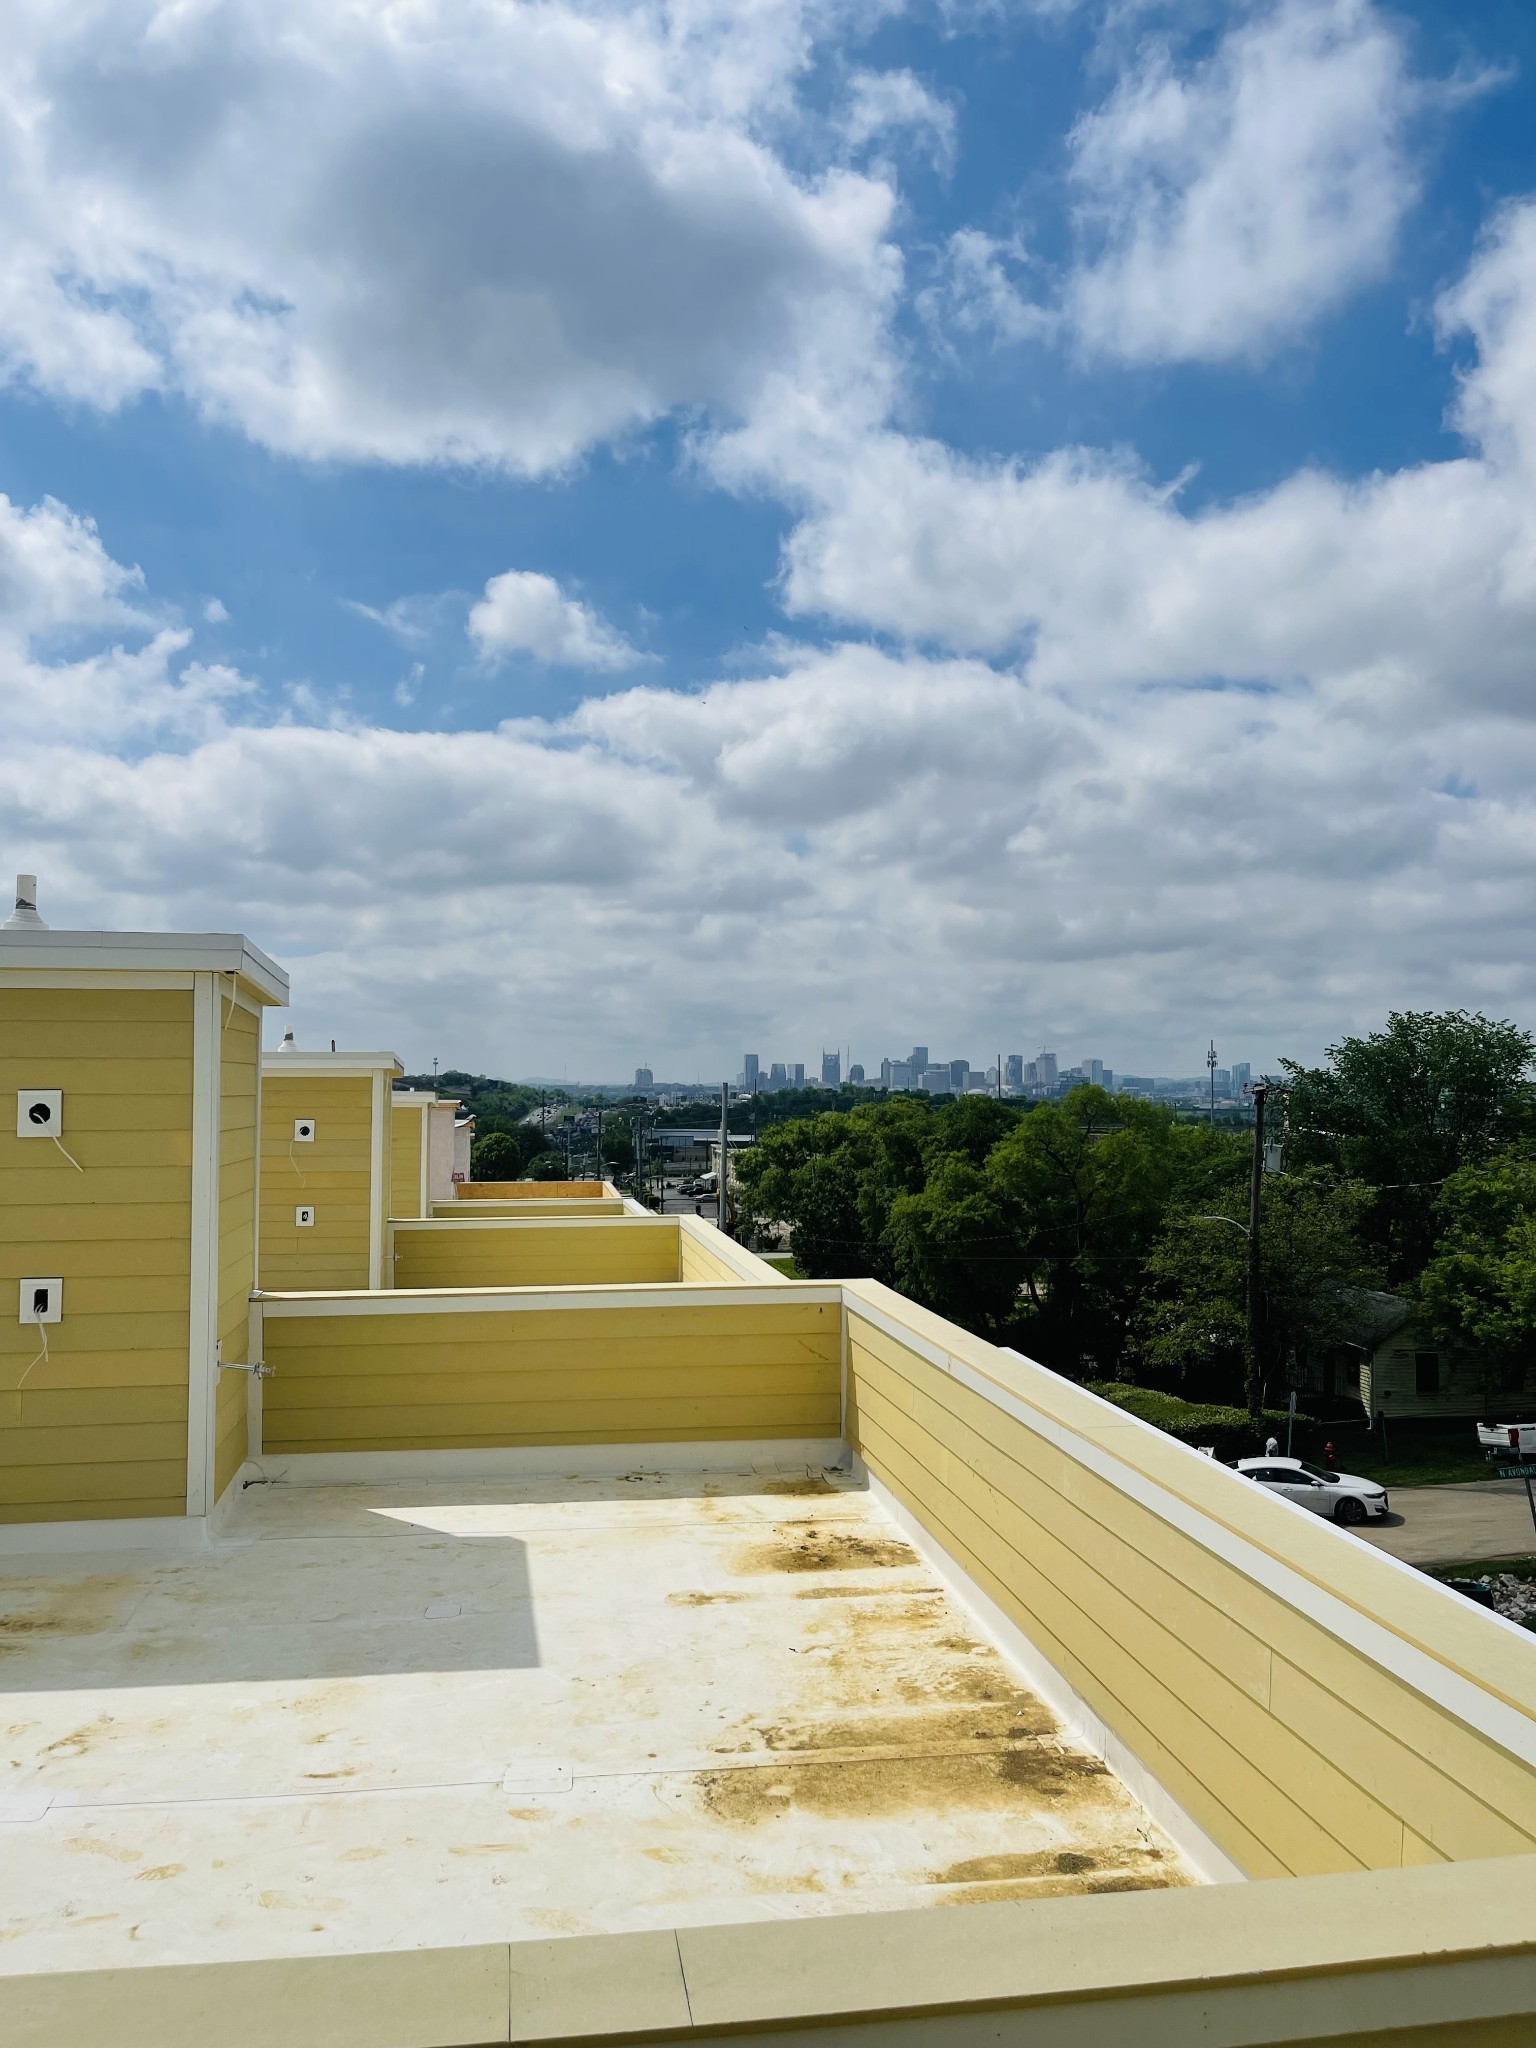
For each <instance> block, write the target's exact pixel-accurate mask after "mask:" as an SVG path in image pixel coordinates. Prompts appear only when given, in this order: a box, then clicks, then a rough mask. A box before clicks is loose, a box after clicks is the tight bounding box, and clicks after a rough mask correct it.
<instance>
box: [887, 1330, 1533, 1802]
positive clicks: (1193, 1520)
mask: <svg viewBox="0 0 1536 2048" xmlns="http://www.w3.org/2000/svg"><path fill="white" fill-rule="evenodd" d="M848 1313H849V1314H850V1315H856V1316H862V1317H863V1318H864V1319H865V1320H866V1321H867V1322H870V1323H873V1324H874V1326H875V1327H876V1328H877V1329H880V1330H883V1331H884V1332H885V1333H886V1335H887V1336H890V1337H894V1338H895V1339H896V1341H897V1342H898V1343H901V1344H905V1345H906V1346H907V1347H908V1348H909V1349H910V1350H913V1351H915V1352H917V1353H918V1354H919V1355H920V1356H922V1357H923V1358H925V1359H927V1360H928V1361H929V1363H931V1364H933V1365H935V1366H937V1367H938V1368H939V1370H940V1371H942V1372H946V1373H948V1374H949V1376H950V1377H951V1378H952V1379H954V1380H955V1381H956V1382H957V1383H958V1384H959V1385H961V1386H963V1387H966V1388H968V1389H969V1391H970V1392H971V1393H973V1394H977V1395H979V1396H980V1397H981V1398H982V1399H983V1400H985V1401H988V1402H990V1403H991V1405H992V1406H993V1407H994V1408H998V1409H1000V1410H1001V1411H1002V1412H1003V1413H1004V1414H1005V1415H1009V1416H1011V1417H1012V1418H1013V1419H1014V1420H1015V1421H1016V1422H1022V1423H1023V1424H1024V1426H1025V1427H1026V1428H1027V1429H1030V1430H1032V1431H1033V1432H1034V1433H1035V1435H1037V1436H1039V1437H1041V1438H1042V1439H1043V1440H1044V1441H1045V1442H1047V1443H1049V1444H1051V1445H1053V1446H1054V1447H1055V1448H1056V1449H1057V1450H1059V1451H1061V1452H1063V1453H1064V1454H1065V1455H1066V1456H1067V1457H1069V1458H1071V1459H1072V1460H1073V1461H1074V1463H1076V1464H1079V1465H1081V1466H1082V1467H1083V1468H1084V1469H1085V1470H1086V1471H1089V1472H1092V1473H1093V1474H1094V1475H1095V1477H1096V1478H1099V1479H1103V1480H1106V1481H1107V1482H1108V1483H1109V1485H1111V1486H1113V1487H1114V1488H1115V1489H1116V1490H1117V1491H1118V1492H1120V1493H1123V1494H1124V1495H1125V1496H1126V1497H1127V1498H1128V1499H1130V1500H1134V1501H1135V1502H1136V1503H1137V1504H1138V1506H1141V1507H1144V1508H1146V1509H1147V1510H1148V1511H1149V1512H1150V1513H1151V1514H1153V1515H1156V1516H1157V1517H1158V1518H1159V1520H1161V1521H1164V1522H1167V1523H1168V1524H1169V1526H1170V1527H1172V1528H1175V1529H1177V1530H1178V1531H1179V1533H1180V1535H1182V1536H1186V1537H1188V1538H1189V1539H1190V1541H1191V1542H1194V1543H1197V1544H1199V1546H1200V1547H1201V1549H1203V1550H1208V1551H1209V1552H1210V1553H1211V1554H1212V1555H1213V1556H1214V1557H1218V1558H1220V1560H1221V1562H1222V1563H1223V1564H1226V1565H1229V1566H1231V1567H1232V1568H1233V1569H1234V1570H1236V1571H1239V1572H1241V1573H1242V1574H1243V1576H1244V1577H1245V1578H1248V1579H1251V1580H1252V1581H1253V1583H1254V1584H1255V1585H1257V1586H1260V1587H1262V1588H1263V1590H1264V1591H1265V1592H1266V1593H1269V1594H1271V1595H1272V1596H1273V1597H1274V1598H1275V1599H1277V1600H1282V1601H1284V1602H1285V1604H1286V1605H1287V1606H1289V1607H1293V1608H1294V1609H1295V1610H1296V1612H1297V1613H1298V1614H1302V1615H1305V1616H1306V1618H1307V1620H1308V1621H1310V1622H1312V1623H1314V1624H1315V1625H1316V1626H1317V1627H1318V1628H1321V1629H1324V1630H1326V1632H1327V1633H1328V1634H1329V1635H1331V1636H1333V1637H1334V1638H1335V1639H1336V1640H1337V1641H1339V1642H1341V1643H1343V1644H1345V1645H1346V1647H1348V1648H1349V1649H1351V1650H1354V1651H1356V1652H1357V1653H1358V1654H1360V1655H1363V1656H1366V1657H1368V1658H1370V1660H1371V1661H1372V1662H1373V1663H1375V1664H1377V1665H1379V1666H1380V1667H1381V1669H1383V1670H1384V1671H1388V1672H1390V1673H1391V1675H1392V1676H1393V1677H1394V1678H1395V1679H1397V1680H1398V1682H1399V1683H1400V1684H1402V1685H1405V1686H1407V1687H1408V1688H1409V1689H1410V1690H1411V1691H1413V1692H1416V1693H1418V1694H1419V1696H1420V1697H1421V1698H1422V1699H1426V1700H1428V1701H1430V1702H1431V1704H1432V1705H1434V1706H1436V1707H1438V1708H1439V1709H1440V1710H1441V1711H1442V1712H1443V1713H1446V1714H1450V1715H1452V1716H1453V1717H1454V1718H1455V1719H1456V1720H1458V1721H1461V1722H1463V1723H1464V1724H1465V1725H1466V1726H1467V1727H1469V1728H1475V1729H1476V1730H1477V1731H1478V1733H1479V1734H1481V1735H1483V1736H1485V1737H1486V1738H1487V1739H1488V1740H1489V1741H1490V1742H1494V1743H1496V1744H1497V1745H1498V1746H1499V1747H1500V1748H1501V1749H1502V1750H1504V1751H1505V1752H1506V1754H1507V1755H1509V1756H1511V1757H1513V1758H1515V1759H1516V1760H1517V1761H1518V1762H1519V1763H1521V1764H1522V1765H1524V1766H1525V1768H1526V1769H1527V1770H1529V1769H1532V1768H1536V1721H1533V1720H1532V1719H1531V1718H1530V1716H1529V1715H1527V1714H1523V1713H1521V1712H1519V1710H1518V1709H1516V1708H1514V1707H1511V1706H1508V1705H1506V1704H1505V1702H1504V1701H1503V1700H1501V1699H1498V1698H1497V1697H1496V1696H1495V1695H1494V1694H1493V1693H1491V1692H1489V1691H1488V1690H1487V1689H1486V1688H1485V1687H1483V1686H1481V1685H1478V1684H1476V1683H1475V1682H1474V1681H1472V1680H1471V1679H1467V1678H1463V1677H1462V1676H1461V1674H1460V1673H1459V1672H1457V1671H1454V1670H1452V1669H1451V1668H1450V1666H1449V1665H1447V1664H1444V1663H1442V1662H1441V1661H1440V1660H1439V1659H1438V1658H1437V1657H1435V1656H1433V1655H1432V1654H1431V1653H1430V1652H1429V1651H1427V1650H1424V1649H1421V1648H1420V1647H1419V1646H1418V1645H1417V1644H1416V1643H1413V1642H1410V1641H1409V1640H1408V1639H1407V1638H1406V1637H1404V1636H1401V1635H1398V1634H1397V1633H1395V1632H1394V1631H1393V1630H1392V1629H1390V1628H1389V1627H1388V1626H1387V1625H1386V1624H1385V1623H1384V1622H1380V1621H1377V1620H1376V1619H1375V1618H1374V1617H1373V1616H1372V1615H1370V1614H1368V1613H1367V1612H1366V1611H1365V1610H1364V1609H1362V1608H1359V1607H1354V1606H1351V1605H1350V1603H1349V1602H1348V1601H1346V1600H1343V1599H1341V1598H1340V1597H1339V1596H1338V1594H1336V1593H1332V1592H1330V1591H1328V1589H1327V1588H1326V1587H1323V1586H1320V1585H1318V1584H1317V1582H1316V1581H1315V1580H1313V1579H1310V1578H1308V1577H1307V1576H1306V1575H1305V1574H1304V1573H1303V1572H1301V1571H1300V1570H1298V1568H1297V1567H1296V1566H1295V1565H1292V1564H1289V1563H1287V1562H1286V1561H1285V1560H1284V1559H1282V1558H1279V1557H1276V1556H1274V1555H1272V1554H1271V1553H1270V1552H1269V1551H1267V1550H1263V1549H1261V1548H1260V1547H1259V1545H1258V1544H1256V1543H1254V1542H1252V1541H1250V1540H1249V1539H1248V1538H1247V1537H1246V1536H1243V1535H1240V1534H1239V1533H1238V1532H1237V1531H1236V1530H1234V1529H1232V1528H1230V1527H1228V1525H1227V1524H1226V1523H1224V1522H1221V1521H1218V1520H1217V1519H1216V1517H1215V1516H1214V1515H1209V1514H1207V1513H1206V1512H1205V1511H1204V1510H1203V1509H1201V1508H1197V1507H1195V1506H1193V1505H1192V1504H1191V1503H1189V1502H1188V1501H1185V1500H1181V1499H1180V1497H1179V1496H1178V1495H1177V1494H1175V1493H1172V1492H1170V1491H1169V1490H1168V1489H1167V1488H1166V1487H1164V1486H1161V1485H1159V1484H1158V1482H1157V1481H1156V1480H1155V1479H1149V1478H1148V1477H1147V1476H1146V1475H1145V1474H1144V1473H1141V1472H1138V1471H1137V1470H1136V1469H1135V1467H1134V1466H1131V1465H1128V1464H1126V1463H1125V1462H1124V1460H1123V1459H1121V1458H1118V1457H1117V1456H1116V1455H1115V1453H1114V1452H1113V1451H1109V1450H1105V1449H1104V1448H1102V1447H1101V1446H1100V1445H1098V1444H1095V1443H1093V1442H1091V1441H1090V1440H1089V1439H1088V1438H1087V1437H1084V1436H1079V1435H1078V1433H1077V1432H1076V1431H1075V1430H1074V1429H1072V1428H1070V1427H1069V1426H1068V1425H1067V1424H1066V1423H1062V1422H1058V1421H1056V1419H1055V1418H1054V1417H1053V1416H1050V1415H1047V1414H1046V1413H1045V1411H1044V1410H1043V1409H1040V1408H1037V1407H1034V1406H1032V1405H1031V1403H1030V1402H1028V1401H1027V1400H1025V1399H1024V1398H1023V1397H1022V1396H1020V1395H1018V1394H1015V1393H1013V1392H1011V1391H1010V1390H1009V1389H1008V1388H1006V1387H1003V1386H1000V1385H999V1384H998V1383H997V1381H995V1380H992V1379H989V1378H988V1377H987V1376H986V1374H985V1373H982V1372H979V1371H978V1370H977V1369H976V1367H975V1366H972V1365H968V1364H967V1363H966V1362H965V1361H964V1360H963V1359H960V1358H956V1357H955V1356H953V1354H952V1353H950V1352H947V1351H945V1350H944V1349H943V1347H942V1346H941V1345H938V1344H935V1343H933V1342H932V1341H931V1340H930V1339H928V1338H926V1337H923V1336H921V1335H920V1334H919V1333H918V1332H917V1331H915V1330H914V1329H913V1328H912V1327H911V1326H910V1325H909V1324H907V1323H904V1322H902V1321H901V1320H900V1319H899V1318H897V1317H895V1316H891V1315H888V1314H887V1313H886V1312H885V1311H884V1310H882V1309H880V1308H877V1307H875V1306H874V1305H873V1304H872V1303H870V1302H868V1301H865V1300H863V1299H861V1298H860V1297H859V1296H857V1295H855V1296H854V1297H853V1298H852V1299H851V1300H850V1301H849V1302H848ZM1012 1355H1013V1356H1015V1357H1021V1356H1022V1355H1021V1354H1019V1353H1014V1354H1012ZM1022 1362H1023V1363H1025V1364H1030V1363H1032V1361H1030V1360H1023V1361H1022ZM1036 1369H1037V1370H1040V1371H1043V1370H1045V1368H1044V1367H1038V1368H1036ZM1093 1398H1095V1399H1097V1398H1099V1397H1098V1396H1094V1397H1093ZM1104 1406H1105V1408H1106V1409H1107V1410H1108V1412H1109V1414H1110V1415H1112V1416H1114V1417H1116V1418H1118V1416H1119V1414H1120V1410H1119V1409H1118V1408H1115V1407H1114V1406H1113V1404H1112V1403H1110V1402H1105V1403H1104ZM1159 1434H1161V1433H1160V1432H1159ZM1191 1455H1192V1456H1196V1457H1198V1456H1199V1453H1198V1452H1192V1453H1191ZM1201 1462H1202V1464H1206V1463H1208V1461H1206V1460H1203V1459H1202V1461H1201ZM1234 1483H1235V1482H1234ZM1296 1512H1297V1513H1298V1514H1305V1513H1306V1510H1305V1509H1304V1508H1298V1509H1296ZM1309 1519H1310V1520H1313V1521H1315V1519H1316V1518H1315V1517H1309ZM1320 1526H1322V1527H1325V1528H1326V1527H1327V1524H1322V1525H1320ZM1339 1541H1340V1542H1346V1541H1348V1539H1347V1538H1346V1537H1345V1536H1344V1535H1343V1534H1342V1532H1339ZM1375 1554H1376V1553H1375V1552H1372V1555H1373V1556H1374V1555H1375ZM1451 1597H1453V1598H1454V1596H1451Z"/></svg>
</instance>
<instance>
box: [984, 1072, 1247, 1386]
mask: <svg viewBox="0 0 1536 2048" xmlns="http://www.w3.org/2000/svg"><path fill="white" fill-rule="evenodd" d="M1241 1150H1242V1140H1241V1139H1240V1138H1234V1137H1233V1136H1232V1135H1230V1134H1228V1133H1225V1132H1220V1131H1217V1132H1213V1131H1210V1130H1209V1129H1208V1128H1197V1127H1193V1126H1187V1125H1186V1126H1181V1125H1180V1124H1178V1123H1177V1122H1176V1121H1175V1119H1174V1118H1173V1116H1172V1114H1171V1113H1170V1112H1169V1111H1168V1110H1166V1109H1164V1108H1161V1107H1160V1106H1158V1105H1156V1104H1153V1103H1150V1102H1141V1101H1138V1100H1136V1099H1134V1098H1132V1097H1130V1096H1123V1095H1122V1096H1114V1095H1109V1094H1107V1093H1106V1092H1105V1090H1104V1089H1102V1088H1095V1087H1083V1088H1074V1089H1073V1090H1072V1091H1071V1093H1070V1094H1068V1095H1067V1096H1066V1097H1065V1099H1064V1100H1062V1101H1061V1102H1050V1103H1042V1104H1041V1105H1040V1106H1039V1107H1038V1108H1037V1109H1035V1110H1033V1111H1031V1113H1030V1114H1029V1115H1028V1116H1026V1117H1024V1118H1023V1119H1022V1120H1021V1121H1020V1122H1019V1123H1018V1124H1017V1125H1016V1126H1015V1127H1014V1129H1013V1130H1011V1131H1010V1132H1009V1133H1008V1135H1007V1136H1006V1137H1005V1138H1004V1139H1003V1140H1002V1141H1001V1143H999V1144H998V1145H996V1146H995V1147H994V1148H993V1150H992V1152H991V1154H990V1156H989V1158H988V1160H987V1174H988V1177H989V1178H990V1179H991V1180H992V1182H993V1185H994V1186H995V1187H996V1188H997V1190H998V1193H999V1194H1000V1196H1002V1198H1003V1200H1004V1202H1005V1203H1006V1205H1007V1207H1008V1210H1009V1212H1010V1213H1011V1214H1012V1215H1013V1217H1014V1218H1015V1219H1016V1224H1015V1227H1016V1230H1017V1233H1018V1239H1017V1241H1018V1244H1019V1249H1020V1252H1021V1255H1022V1261H1023V1282H1024V1296H1025V1299H1024V1304H1023V1328H1022V1330H1021V1338H1022V1341H1023V1342H1024V1343H1026V1344H1027V1345H1028V1347H1029V1349H1030V1350H1031V1351H1032V1352H1033V1353H1034V1354H1035V1355H1036V1356H1037V1357H1039V1358H1040V1360H1041V1361H1042V1363H1044V1364H1047V1365H1051V1366H1054V1367H1055V1368H1056V1370H1057V1371H1059V1372H1067V1373H1071V1374H1073V1375H1074V1376H1078V1377H1081V1376H1083V1375H1084V1374H1087V1375H1089V1376H1092V1377H1099V1378H1113V1377H1114V1376H1115V1374H1116V1372H1117V1371H1118V1369H1119V1366H1120V1362H1121V1359H1122V1357H1123V1354H1124V1350H1125V1343H1126V1337H1127V1332H1128V1330H1129V1327H1130V1322H1131V1317H1132V1315H1133V1314H1134V1312H1135V1309H1136V1305H1137V1302H1138V1300H1139V1298H1140V1295H1141V1288H1142V1277H1141V1276H1142V1265H1143V1262H1144V1260H1145V1258H1146V1256H1147V1253H1148V1252H1149V1250H1150V1249H1151V1246H1152V1242H1153V1239H1154V1238H1155V1236H1156V1234H1157V1231H1158V1228H1159V1226H1160V1224H1161V1223H1162V1220H1163V1217H1164V1214H1165V1212H1166V1211H1167V1209H1168V1207H1169V1204H1170V1203H1171V1202H1172V1201H1173V1200H1175V1199H1176V1198H1177V1196H1178V1195H1179V1193H1180V1192H1181V1191H1182V1190H1183V1189H1184V1188H1185V1187H1186V1186H1188V1187H1190V1188H1198V1187H1200V1186H1203V1185H1204V1184H1205V1183H1206V1182H1207V1181H1209V1180H1210V1178H1211V1177H1212V1175H1213V1174H1218V1173H1221V1172H1225V1173H1226V1174H1230V1173H1231V1171H1232V1166H1233V1162H1234V1158H1235V1156H1236V1154H1237V1153H1240V1152H1241Z"/></svg>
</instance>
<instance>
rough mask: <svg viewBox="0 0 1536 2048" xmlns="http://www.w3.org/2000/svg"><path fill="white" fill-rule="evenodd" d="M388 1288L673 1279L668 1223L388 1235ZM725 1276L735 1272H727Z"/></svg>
mask: <svg viewBox="0 0 1536 2048" xmlns="http://www.w3.org/2000/svg"><path fill="white" fill-rule="evenodd" d="M394 1248H395V1267H394V1271H395V1280H394V1284H395V1286H396V1287H584V1286H585V1287H597V1286H604V1285H617V1284H619V1283H621V1282H625V1281H631V1282H632V1281H655V1280H663V1281H664V1280H676V1279H677V1278H678V1231H677V1225H676V1223H675V1222H666V1221H663V1220H661V1219H658V1220H657V1221H656V1222H655V1223H651V1222H649V1221H647V1220H646V1219H644V1218H641V1217H619V1218H616V1219H615V1220H614V1222H613V1223H612V1224H611V1225H610V1224H606V1223H605V1224H588V1223H577V1224H569V1225H565V1226H561V1225H559V1224H545V1223H542V1222H539V1223H516V1222H509V1223H507V1224H505V1225H502V1224H500V1223H499V1222H498V1223H494V1224H486V1223H482V1222H479V1221H474V1222H469V1221H466V1222H465V1224H464V1225H463V1227H462V1228H459V1229H456V1228H455V1227H454V1226H453V1224H451V1223H448V1224H436V1223H431V1224H424V1225H423V1226H422V1227H421V1228H420V1229H415V1230H413V1229H411V1228H409V1227H408V1226H407V1227H405V1228H397V1229H396V1231H395V1233H394ZM731 1277H733V1278H734V1277H735V1276H734V1275H733V1276H731Z"/></svg>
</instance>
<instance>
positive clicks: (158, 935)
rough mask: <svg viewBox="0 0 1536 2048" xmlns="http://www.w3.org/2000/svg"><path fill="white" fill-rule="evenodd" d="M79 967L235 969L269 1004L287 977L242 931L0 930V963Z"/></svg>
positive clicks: (281, 993) (283, 991) (284, 993)
mask: <svg viewBox="0 0 1536 2048" xmlns="http://www.w3.org/2000/svg"><path fill="white" fill-rule="evenodd" d="M13 967H20V968H27V967H31V968H42V969H48V968H83V969H87V970H89V971H90V972H91V973H92V975H93V977H94V975H95V973H96V972H97V971H110V972H116V973H119V974H136V973H139V972H144V971H147V972H151V973H153V972H161V973H165V972H169V973H184V974H185V973H191V974H238V975H240V976H241V977H242V979H244V980H245V981H248V982H249V983H250V984H251V986H252V987H253V988H256V989H259V990H260V991H261V993H262V995H264V996H265V997H266V999H267V1000H268V1002H271V1003H286V1002H287V1000H288V977H287V975H286V974H285V973H284V972H283V970H282V968H281V967H279V966H278V964H277V962H276V961H275V960H270V959H268V957H267V955H266V954H265V953H263V952H262V950H261V948H260V947H259V946H253V945H252V944H251V941H250V940H249V939H248V938H246V937H245V936H244V934H243V933H241V932H63V931H36V930H32V931H28V930H21V931H0V968H4V969H6V970H7V971H8V970H9V969H11V968H13Z"/></svg>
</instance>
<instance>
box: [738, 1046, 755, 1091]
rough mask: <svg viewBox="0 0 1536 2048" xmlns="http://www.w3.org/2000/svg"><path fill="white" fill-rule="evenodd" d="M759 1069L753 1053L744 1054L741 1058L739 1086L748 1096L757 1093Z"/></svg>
mask: <svg viewBox="0 0 1536 2048" xmlns="http://www.w3.org/2000/svg"><path fill="white" fill-rule="evenodd" d="M759 1071H760V1069H759V1067H758V1063H757V1054H756V1053H755V1052H744V1053H743V1054H742V1056H741V1085H742V1088H743V1090H744V1092H745V1093H746V1094H748V1095H755V1094H756V1093H757V1082H758V1074H759Z"/></svg>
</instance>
